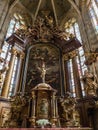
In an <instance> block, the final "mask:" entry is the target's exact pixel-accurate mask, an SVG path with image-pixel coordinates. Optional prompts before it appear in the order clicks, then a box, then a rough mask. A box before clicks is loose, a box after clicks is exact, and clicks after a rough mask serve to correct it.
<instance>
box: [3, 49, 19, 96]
mask: <svg viewBox="0 0 98 130" xmlns="http://www.w3.org/2000/svg"><path fill="white" fill-rule="evenodd" d="M16 55H17V51H16V49H15V48H12V56H11V60H10V63H9V69H8V71H7V73H6V77H5V81H4V85H3V89H2V93H1V96H2V97H5V98H7V96H8V92H9V88H10V82H11V78H12V73H13V68H14V62H15V57H16Z"/></svg>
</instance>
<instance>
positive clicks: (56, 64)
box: [26, 44, 61, 93]
mask: <svg viewBox="0 0 98 130" xmlns="http://www.w3.org/2000/svg"><path fill="white" fill-rule="evenodd" d="M28 59H29V60H28V68H27V79H26V91H29V90H31V89H32V88H34V87H35V86H36V85H37V84H39V83H42V82H45V83H47V84H49V85H50V86H51V87H53V88H54V89H56V90H58V92H59V93H60V92H61V88H60V87H61V84H60V83H61V81H60V80H61V79H60V77H61V76H60V70H61V69H60V52H59V49H58V48H57V47H55V46H53V45H50V44H37V45H34V46H32V48H31V49H30V53H29V57H28Z"/></svg>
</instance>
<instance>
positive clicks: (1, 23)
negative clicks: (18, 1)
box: [0, 0, 9, 45]
mask: <svg viewBox="0 0 98 130" xmlns="http://www.w3.org/2000/svg"><path fill="white" fill-rule="evenodd" d="M8 8H9V2H8V0H1V1H0V45H1V44H2V43H3V40H4V36H5V34H6V29H7V25H8V23H9V18H8V17H7V15H8ZM6 19H7V21H6V22H5V20H6Z"/></svg>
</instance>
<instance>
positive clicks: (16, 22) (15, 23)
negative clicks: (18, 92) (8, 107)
mask: <svg viewBox="0 0 98 130" xmlns="http://www.w3.org/2000/svg"><path fill="white" fill-rule="evenodd" d="M22 24H25V23H24V21H23V18H22V17H21V16H20V15H18V14H14V16H13V18H12V19H11V21H10V23H9V26H8V30H7V33H6V36H5V39H7V38H8V37H10V36H11V35H12V34H13V33H14V32H15V31H16V30H17V29H19V27H20V26H21V25H22ZM11 47H12V45H9V44H8V43H7V42H6V41H5V40H4V45H3V46H2V52H1V54H0V57H1V58H3V59H4V61H5V62H3V63H2V64H0V69H2V68H3V66H4V65H5V63H6V64H9V61H10V58H11V52H10V50H11ZM16 61H17V59H16V60H15V64H16ZM14 71H15V70H14ZM5 75H6V72H5V74H4V77H5ZM2 86H3V84H2ZM11 86H13V82H12V81H11ZM1 91H2V87H1V88H0V94H1ZM11 91H12V89H10V93H11ZM9 95H10V94H9Z"/></svg>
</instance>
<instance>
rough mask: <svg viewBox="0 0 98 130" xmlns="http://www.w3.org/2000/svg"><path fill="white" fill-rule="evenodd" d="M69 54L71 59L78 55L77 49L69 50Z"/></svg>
mask: <svg viewBox="0 0 98 130" xmlns="http://www.w3.org/2000/svg"><path fill="white" fill-rule="evenodd" d="M69 56H70V58H71V59H72V58H74V57H75V56H77V51H76V50H75V51H72V52H69Z"/></svg>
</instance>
